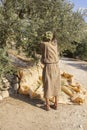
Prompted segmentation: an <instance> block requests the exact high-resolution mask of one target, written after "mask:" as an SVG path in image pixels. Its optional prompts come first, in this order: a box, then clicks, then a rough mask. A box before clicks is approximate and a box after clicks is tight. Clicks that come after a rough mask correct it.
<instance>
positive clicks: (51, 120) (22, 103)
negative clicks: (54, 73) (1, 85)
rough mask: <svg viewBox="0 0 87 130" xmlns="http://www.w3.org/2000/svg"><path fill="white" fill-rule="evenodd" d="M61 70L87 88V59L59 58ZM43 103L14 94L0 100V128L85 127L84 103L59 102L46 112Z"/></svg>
mask: <svg viewBox="0 0 87 130" xmlns="http://www.w3.org/2000/svg"><path fill="white" fill-rule="evenodd" d="M60 70H63V71H65V72H69V73H71V74H73V75H74V78H75V80H76V81H78V82H80V83H81V84H82V85H84V86H85V88H87V62H82V61H77V60H73V59H68V58H62V59H60ZM42 105H43V102H42V101H40V100H31V99H29V97H26V96H24V95H18V94H14V95H13V96H12V97H9V98H7V99H4V100H3V101H2V102H0V130H87V103H84V104H83V105H64V104H59V107H58V110H53V109H51V110H50V111H49V112H47V111H45V110H44V109H43V108H42Z"/></svg>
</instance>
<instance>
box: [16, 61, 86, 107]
mask: <svg viewBox="0 0 87 130" xmlns="http://www.w3.org/2000/svg"><path fill="white" fill-rule="evenodd" d="M42 68H43V65H42V64H41V63H38V64H37V65H34V66H31V67H29V68H26V69H23V68H22V69H20V70H18V76H19V78H20V83H19V86H20V87H19V93H20V94H26V95H30V97H31V98H39V99H44V98H43V84H42ZM61 90H62V91H61V94H60V97H59V103H64V104H73V103H77V104H82V103H84V102H85V99H86V96H87V90H86V89H85V88H84V87H83V86H81V85H80V83H76V82H75V81H74V77H73V75H71V74H68V73H65V72H61ZM50 100H51V101H53V98H51V99H50Z"/></svg>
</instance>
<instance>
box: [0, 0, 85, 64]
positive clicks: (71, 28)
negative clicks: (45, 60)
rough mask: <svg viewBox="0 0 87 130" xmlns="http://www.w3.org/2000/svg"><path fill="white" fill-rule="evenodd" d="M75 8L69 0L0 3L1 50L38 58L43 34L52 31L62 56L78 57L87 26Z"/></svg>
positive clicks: (7, 1)
mask: <svg viewBox="0 0 87 130" xmlns="http://www.w3.org/2000/svg"><path fill="white" fill-rule="evenodd" d="M73 7H74V6H73V4H71V3H70V2H68V1H66V0H0V49H3V51H2V52H3V53H4V51H5V50H6V51H8V49H12V50H18V51H19V52H20V51H24V52H25V53H26V55H27V56H29V57H35V56H36V54H37V53H39V43H40V42H41V41H42V39H43V34H44V33H45V32H46V31H52V32H54V33H55V35H56V38H57V40H58V44H59V48H60V54H61V55H63V53H64V52H67V51H68V52H70V53H72V54H74V53H75V50H76V49H77V46H78V45H79V43H81V41H82V39H83V38H84V30H85V28H86V27H87V25H86V22H85V21H84V15H83V13H81V11H77V12H73V11H72V9H73ZM85 14H86V13H85ZM2 58H3V57H2ZM2 58H0V59H2ZM1 63H2V62H1Z"/></svg>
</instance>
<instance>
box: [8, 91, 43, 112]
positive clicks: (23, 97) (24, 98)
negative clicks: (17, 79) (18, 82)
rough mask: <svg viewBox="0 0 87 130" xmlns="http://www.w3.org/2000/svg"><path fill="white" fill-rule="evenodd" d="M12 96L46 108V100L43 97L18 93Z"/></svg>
mask: <svg viewBox="0 0 87 130" xmlns="http://www.w3.org/2000/svg"><path fill="white" fill-rule="evenodd" d="M10 97H11V98H14V99H17V100H20V101H23V102H25V103H28V104H30V105H32V106H35V107H38V108H41V109H43V110H45V109H44V103H45V102H44V101H43V100H41V99H31V98H30V97H29V96H28V95H23V94H18V93H14V94H11V95H10Z"/></svg>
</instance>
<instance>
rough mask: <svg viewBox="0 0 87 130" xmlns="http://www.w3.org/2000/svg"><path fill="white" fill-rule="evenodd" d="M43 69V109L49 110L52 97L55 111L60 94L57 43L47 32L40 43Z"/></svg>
mask: <svg viewBox="0 0 87 130" xmlns="http://www.w3.org/2000/svg"><path fill="white" fill-rule="evenodd" d="M41 49H42V60H41V61H42V63H43V64H44V68H43V75H42V80H43V88H44V97H45V100H46V106H45V109H46V110H47V111H49V110H50V102H49V99H50V98H51V97H54V99H55V101H54V105H53V108H54V109H55V110H56V109H57V106H58V95H59V92H60V70H59V67H58V63H59V57H58V48H57V41H56V40H55V39H54V36H53V33H52V32H50V31H48V32H46V34H45V37H44V41H43V42H42V43H41Z"/></svg>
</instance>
